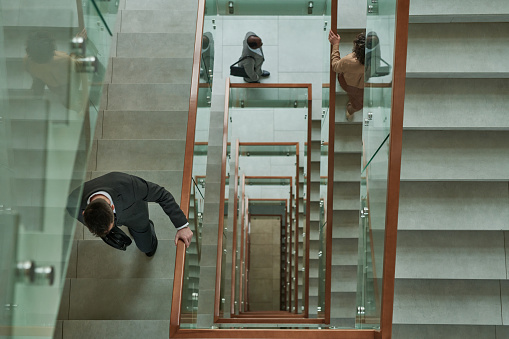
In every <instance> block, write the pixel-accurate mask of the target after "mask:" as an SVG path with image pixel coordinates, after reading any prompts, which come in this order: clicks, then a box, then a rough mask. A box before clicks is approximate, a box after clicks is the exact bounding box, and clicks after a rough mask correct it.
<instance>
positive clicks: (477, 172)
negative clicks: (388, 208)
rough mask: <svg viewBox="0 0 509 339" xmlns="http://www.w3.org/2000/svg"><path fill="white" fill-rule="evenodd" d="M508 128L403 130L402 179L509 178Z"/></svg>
mask: <svg viewBox="0 0 509 339" xmlns="http://www.w3.org/2000/svg"><path fill="white" fill-rule="evenodd" d="M508 140H509V132H502V131H404V133H403V145H404V146H403V153H402V160H401V179H402V180H437V181H438V180H492V181H493V180H507V179H509V173H508V172H507V171H506V170H505V169H506V168H508V167H509V151H508V148H509V146H507V145H509V144H508V143H507V141H508Z"/></svg>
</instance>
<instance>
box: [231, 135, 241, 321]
mask: <svg viewBox="0 0 509 339" xmlns="http://www.w3.org/2000/svg"><path fill="white" fill-rule="evenodd" d="M239 146H240V142H239V139H237V141H236V147H235V183H234V185H235V186H234V195H233V232H232V243H233V244H232V272H231V290H230V317H232V316H233V315H234V314H235V263H236V262H237V218H238V215H237V214H238V212H237V209H238V205H239V199H238V194H239V152H240V147H239Z"/></svg>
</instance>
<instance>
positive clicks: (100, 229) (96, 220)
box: [83, 198, 114, 237]
mask: <svg viewBox="0 0 509 339" xmlns="http://www.w3.org/2000/svg"><path fill="white" fill-rule="evenodd" d="M83 221H85V225H86V226H87V227H88V229H89V230H90V232H92V234H94V235H96V236H98V237H103V236H105V235H106V234H108V233H109V231H110V230H111V229H112V227H113V221H114V215H113V210H112V208H111V205H110V204H109V203H108V202H107V201H106V200H104V199H101V198H98V199H94V200H92V201H91V202H90V204H88V206H87V207H86V208H85V211H84V212H83Z"/></svg>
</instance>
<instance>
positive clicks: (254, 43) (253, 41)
mask: <svg viewBox="0 0 509 339" xmlns="http://www.w3.org/2000/svg"><path fill="white" fill-rule="evenodd" d="M260 40H261V39H260V37H259V36H258V35H250V36H249V37H248V38H247V45H248V46H249V47H251V48H257V47H258V41H260Z"/></svg>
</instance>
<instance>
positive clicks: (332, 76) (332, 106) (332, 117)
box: [308, 0, 338, 324]
mask: <svg viewBox="0 0 509 339" xmlns="http://www.w3.org/2000/svg"><path fill="white" fill-rule="evenodd" d="M337 12H338V1H337V0H334V1H332V3H331V13H337ZM337 27H338V18H337V15H331V29H332V31H333V32H334V33H337ZM330 53H332V46H331V47H330ZM329 59H330V58H329ZM329 63H330V61H329ZM335 133H336V72H334V70H333V69H332V63H330V66H329V145H328V147H329V153H328V157H327V158H328V159H327V160H328V163H329V166H328V168H327V240H326V253H325V267H327V268H329V267H332V227H333V220H332V219H333V215H334V213H333V202H334V192H333V191H334V139H335ZM308 147H309V146H308ZM308 152H309V150H308ZM331 288H332V276H331V270H330V269H328V270H325V321H326V323H327V324H330V310H331V298H332V293H331Z"/></svg>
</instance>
